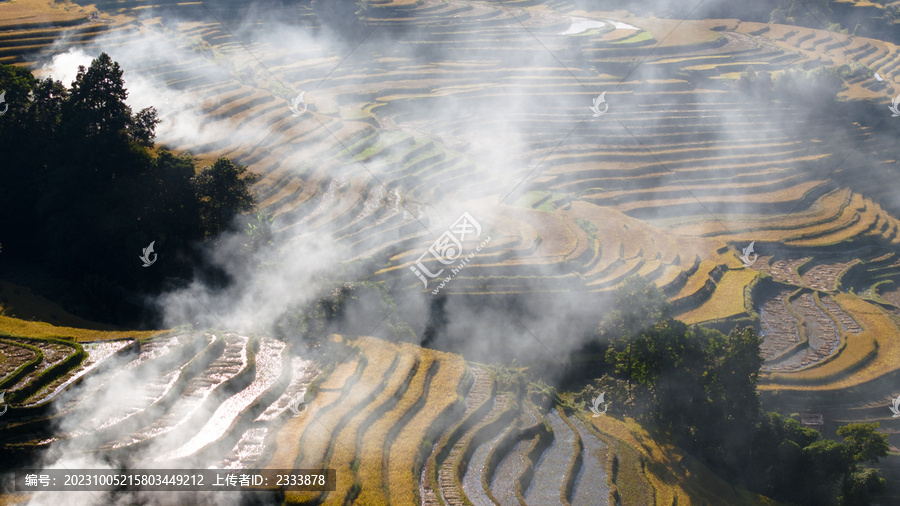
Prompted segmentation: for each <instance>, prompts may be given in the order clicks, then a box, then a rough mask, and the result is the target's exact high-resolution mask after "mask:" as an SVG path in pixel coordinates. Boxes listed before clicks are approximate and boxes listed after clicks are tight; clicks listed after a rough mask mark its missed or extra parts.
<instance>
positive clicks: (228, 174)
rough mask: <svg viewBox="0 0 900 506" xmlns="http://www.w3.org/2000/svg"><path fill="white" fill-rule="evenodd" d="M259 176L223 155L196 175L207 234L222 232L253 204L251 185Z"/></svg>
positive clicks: (195, 190)
mask: <svg viewBox="0 0 900 506" xmlns="http://www.w3.org/2000/svg"><path fill="white" fill-rule="evenodd" d="M258 179H259V176H257V175H255V174H252V173H248V172H247V167H245V166H243V165H237V164H235V163H234V162H232V161H231V160H229V159H227V158H219V159H218V160H216V162H215V163H214V164H212V165H211V166H209V167H207V168H205V169H203V170H202V171H201V172H200V173H199V174H197V175H196V176H195V177H194V179H193V185H194V192H195V195H196V197H197V201H198V202H199V205H200V222H201V226H202V229H203V232H204V234H205V235H206V236H210V235H215V234H218V233H219V232H221V231H222V230H223V229H224V228H225V227H226V226H227V225H228V223H229V222H230V221H231V220H232V219H233V218H234V217H235V216H237V215H238V214H239V213H241V212H244V211H247V210H249V209H251V208H252V207H253V194H252V193H251V192H250V186H251V185H252V184H253V183H255V182H256V181H257V180H258Z"/></svg>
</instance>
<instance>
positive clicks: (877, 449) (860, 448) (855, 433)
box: [837, 422, 891, 464]
mask: <svg viewBox="0 0 900 506" xmlns="http://www.w3.org/2000/svg"><path fill="white" fill-rule="evenodd" d="M880 425H881V424H879V423H878V422H874V423H851V424H849V425H844V426H843V427H841V428H839V429H838V430H837V435H838V436H841V437H842V438H844V443H845V444H846V445H847V447H848V448H849V450H850V455H851V456H852V457H853V460H854V462H859V463H863V462H868V463H870V464H875V463H877V462H878V459H880V458H884V457H887V456H888V452H889V451H890V449H891V447H890V445H889V444H888V439H887V436H886V435H884V434H881V433H879V432H877V431H876V429H878V427H880Z"/></svg>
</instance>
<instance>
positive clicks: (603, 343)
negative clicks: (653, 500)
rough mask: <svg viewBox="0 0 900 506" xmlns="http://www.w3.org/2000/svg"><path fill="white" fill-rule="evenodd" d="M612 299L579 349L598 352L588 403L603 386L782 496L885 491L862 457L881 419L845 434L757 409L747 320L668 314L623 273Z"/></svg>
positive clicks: (800, 499)
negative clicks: (715, 326)
mask: <svg viewBox="0 0 900 506" xmlns="http://www.w3.org/2000/svg"><path fill="white" fill-rule="evenodd" d="M615 299H616V305H615V307H616V308H615V310H613V311H612V312H610V313H609V314H608V315H607V317H606V318H605V319H604V320H603V322H602V323H601V325H600V326H599V328H598V330H597V336H596V339H595V341H594V342H593V343H591V345H589V346H588V347H587V348H586V349H585V350H583V352H585V353H589V354H592V355H593V356H597V357H601V358H600V361H599V364H596V366H595V367H594V368H593V370H592V372H591V373H589V374H590V375H591V376H592V377H593V380H592V381H591V382H590V384H589V385H588V387H587V388H585V389H584V390H583V391H582V392H581V393H580V394H579V396H578V400H579V401H582V402H585V403H586V404H587V405H590V403H591V400H592V399H594V398H595V397H596V396H597V395H598V394H599V393H601V392H605V401H606V402H609V403H610V407H609V413H611V414H612V413H615V414H620V415H626V416H630V417H633V418H635V419H637V420H639V421H640V422H641V423H642V424H644V425H646V426H647V427H648V428H650V429H653V430H655V431H656V432H657V433H658V434H660V435H661V436H662V437H666V438H669V439H671V440H672V441H673V442H674V443H676V444H677V445H678V446H680V447H681V448H684V449H685V450H687V451H688V452H689V453H691V454H692V455H694V456H695V457H696V458H698V459H699V460H701V461H703V462H704V463H706V464H707V465H709V466H710V468H712V469H714V470H716V471H717V472H719V473H721V474H722V475H723V476H724V477H725V478H727V479H729V480H731V481H733V482H738V483H740V484H741V485H743V486H745V487H746V488H748V489H750V490H753V491H755V492H759V493H763V494H766V495H769V496H771V497H773V498H776V499H779V500H783V501H787V502H790V503H794V504H809V505H813V504H815V505H828V504H844V505H846V504H868V503H869V502H870V501H871V499H872V497H874V495H876V494H877V493H879V492H881V491H883V489H884V480H883V479H882V478H881V477H880V476H879V475H878V473H877V472H876V471H874V470H872V469H866V468H864V467H862V465H863V464H864V463H866V462H868V463H874V462H875V461H877V459H878V458H880V457H885V456H887V450H888V444H887V438H886V436H885V435H883V434H880V433H878V432H876V430H875V429H876V428H877V427H878V424H851V425H847V426H844V427H842V428H841V429H839V430H838V435H839V436H841V437H843V438H844V441H843V442H836V441H832V440H823V439H820V434H819V433H818V432H816V431H814V430H812V429H807V428H803V427H801V426H800V424H799V423H798V422H797V421H796V420H793V419H784V418H782V417H781V416H779V415H777V414H775V413H763V411H762V407H761V405H760V402H759V398H758V395H757V391H756V386H757V380H758V377H759V370H760V367H761V365H762V357H761V356H760V354H759V345H760V342H761V340H760V338H759V337H758V336H757V334H756V332H755V331H754V330H753V329H752V328H744V329H734V330H733V331H732V332H731V333H730V334H728V335H727V336H726V335H724V334H722V333H721V332H719V331H716V330H711V329H706V328H704V327H701V326H688V325H686V324H684V323H683V322H680V321H678V320H674V319H673V318H671V316H670V308H669V304H668V301H667V299H666V298H665V296H664V294H663V293H662V292H660V291H659V289H658V288H656V286H655V285H654V284H652V283H649V282H647V281H645V280H644V279H643V278H640V277H633V278H630V279H628V280H627V281H626V282H625V283H624V284H623V286H622V287H620V288H619V289H618V290H617V292H616V297H615ZM603 348H605V353H600V352H601V351H602V349H603ZM586 372H588V371H587V370H582V372H581V374H584V373H586ZM598 373H599V374H598ZM598 376H599V377H598Z"/></svg>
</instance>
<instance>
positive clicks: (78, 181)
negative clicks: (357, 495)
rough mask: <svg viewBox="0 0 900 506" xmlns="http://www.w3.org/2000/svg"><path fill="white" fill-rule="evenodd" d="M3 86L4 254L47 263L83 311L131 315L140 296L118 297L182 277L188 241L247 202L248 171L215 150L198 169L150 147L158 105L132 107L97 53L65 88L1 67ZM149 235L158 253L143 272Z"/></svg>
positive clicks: (210, 233)
mask: <svg viewBox="0 0 900 506" xmlns="http://www.w3.org/2000/svg"><path fill="white" fill-rule="evenodd" d="M0 90H3V91H5V99H6V102H7V103H8V105H9V109H8V110H7V112H6V114H4V115H3V116H0V152H2V153H3V154H4V158H5V159H4V163H3V167H4V170H3V173H2V175H0V176H2V181H3V183H2V185H0V217H2V223H3V226H2V227H0V243H2V244H4V245H5V247H6V251H5V255H4V256H5V257H6V260H7V261H12V262H13V263H15V262H18V263H19V264H20V265H24V264H28V263H31V264H32V265H34V264H35V263H37V264H40V265H42V266H44V267H46V268H48V269H49V271H50V272H51V273H52V274H53V275H54V277H55V278H56V279H58V280H59V281H61V282H62V285H64V286H65V289H64V290H63V292H64V294H65V295H68V297H65V295H63V298H64V299H65V298H68V299H69V301H70V302H71V301H79V302H80V306H81V307H77V306H78V304H76V306H75V307H72V306H71V305H70V308H71V309H72V310H74V311H75V312H78V313H81V314H82V315H83V316H86V317H89V318H95V319H99V320H102V321H120V322H121V321H122V320H123V319H124V320H133V319H134V318H136V317H137V316H138V315H139V314H140V311H139V310H138V309H137V308H138V307H139V301H140V299H137V298H136V297H135V298H132V299H131V301H132V302H131V303H129V302H128V300H129V297H127V296H125V294H126V293H134V292H136V291H137V292H145V293H152V292H154V291H156V290H159V289H160V288H161V287H162V283H163V281H164V280H165V279H167V278H169V279H178V278H184V277H188V276H190V274H191V271H192V269H193V267H194V266H195V265H196V263H197V261H198V259H199V258H200V257H199V253H198V251H197V249H196V245H197V244H198V243H200V242H202V241H204V240H208V239H210V238H212V237H214V236H216V235H217V234H218V233H220V232H221V231H223V230H224V229H225V228H226V227H228V226H229V224H230V221H231V220H232V219H233V218H234V217H235V216H236V215H238V214H239V213H241V212H243V211H246V210H249V209H250V208H251V207H252V206H253V197H252V194H251V192H250V185H251V184H252V183H253V182H254V181H255V176H254V175H252V174H249V173H248V172H247V170H246V167H242V166H240V165H236V164H234V163H232V162H231V161H230V160H228V159H226V158H222V159H219V160H217V161H216V162H215V163H214V164H213V165H212V166H210V167H207V168H205V169H203V170H201V171H199V173H198V171H197V169H196V167H195V165H194V162H193V160H192V159H191V158H190V157H189V156H187V155H185V156H177V155H175V154H173V153H170V152H168V151H166V150H161V151H159V152H158V153H154V151H153V149H152V148H153V142H154V139H155V129H156V126H157V124H159V122H160V120H159V118H158V117H157V112H156V109H155V108H152V107H150V108H146V109H143V110H141V111H138V112H137V113H134V112H133V111H132V110H131V108H130V107H129V106H128V105H127V103H126V99H127V97H128V92H127V90H126V89H125V86H124V80H123V71H122V69H121V67H120V66H119V64H118V63H116V62H114V61H112V59H111V58H110V57H109V56H108V55H107V54H105V53H104V54H101V55H100V56H99V57H98V58H96V59H95V60H94V61H93V62H92V63H91V65H90V66H89V67H87V68H85V67H79V69H78V74H77V76H76V78H75V80H74V81H73V83H72V85H71V87H69V88H68V89H67V88H66V87H64V86H63V85H62V83H60V82H59V81H53V80H51V79H45V80H37V79H35V78H34V77H33V76H32V75H31V73H30V72H28V71H27V70H25V69H21V68H17V67H12V66H6V65H2V66H0ZM152 241H155V244H154V253H156V254H157V255H158V257H157V258H159V260H160V261H159V262H156V263H155V264H154V265H152V268H148V269H145V268H142V265H143V263H142V262H141V260H140V259H139V257H140V256H141V254H142V251H143V249H144V248H146V247H147V246H148V245H149V244H150V243H151V242H152ZM151 258H153V257H152V255H151Z"/></svg>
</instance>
